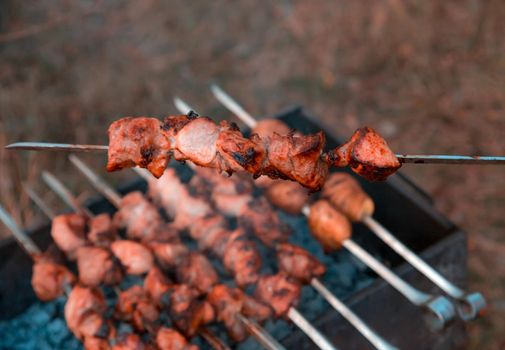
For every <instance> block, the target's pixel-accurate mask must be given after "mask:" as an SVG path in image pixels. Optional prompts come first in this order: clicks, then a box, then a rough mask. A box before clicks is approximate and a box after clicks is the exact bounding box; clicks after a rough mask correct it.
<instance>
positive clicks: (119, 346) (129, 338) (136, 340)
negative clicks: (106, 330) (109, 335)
mask: <svg viewBox="0 0 505 350" xmlns="http://www.w3.org/2000/svg"><path fill="white" fill-rule="evenodd" d="M112 350H154V349H153V348H152V347H151V346H149V345H146V344H144V342H143V341H142V339H141V338H140V336H139V335H137V334H135V333H130V334H126V335H121V336H120V337H119V340H118V341H117V342H116V344H115V345H114V346H113V347H112Z"/></svg>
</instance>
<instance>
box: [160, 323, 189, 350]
mask: <svg viewBox="0 0 505 350" xmlns="http://www.w3.org/2000/svg"><path fill="white" fill-rule="evenodd" d="M156 347H157V349H158V350H198V349H199V348H198V346H196V345H193V344H191V343H189V342H188V341H187V340H186V338H184V336H183V335H182V334H181V333H179V332H177V331H176V330H175V329H172V328H167V327H161V328H160V329H159V330H158V332H157V333H156Z"/></svg>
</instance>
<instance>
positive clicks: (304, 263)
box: [276, 243, 326, 284]
mask: <svg viewBox="0 0 505 350" xmlns="http://www.w3.org/2000/svg"><path fill="white" fill-rule="evenodd" d="M276 248H277V262H278V265H279V270H281V271H282V272H284V273H286V274H287V275H288V276H290V277H292V278H294V279H296V280H297V281H298V282H300V283H303V284H308V283H310V281H311V280H312V278H314V277H319V276H321V275H323V274H324V273H325V272H326V267H325V266H324V265H323V264H321V262H319V260H317V259H316V258H315V257H314V256H312V255H311V254H310V253H309V252H308V251H306V250H305V249H302V248H301V247H298V246H296V245H294V244H290V243H282V244H279V245H278V246H277V247H276Z"/></svg>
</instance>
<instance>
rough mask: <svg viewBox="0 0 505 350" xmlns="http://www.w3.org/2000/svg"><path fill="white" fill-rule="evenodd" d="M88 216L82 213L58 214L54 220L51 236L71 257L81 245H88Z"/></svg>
mask: <svg viewBox="0 0 505 350" xmlns="http://www.w3.org/2000/svg"><path fill="white" fill-rule="evenodd" d="M86 221H87V219H86V217H85V216H84V215H80V214H63V215H58V216H56V217H55V218H54V219H53V220H52V226H51V237H52V238H53V240H54V242H55V243H56V245H57V246H58V248H60V249H61V251H63V252H64V253H65V255H66V256H67V257H68V258H69V259H70V260H74V259H75V254H76V252H77V249H78V248H79V247H82V246H84V245H86Z"/></svg>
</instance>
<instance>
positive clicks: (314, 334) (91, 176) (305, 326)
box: [69, 155, 336, 350]
mask: <svg viewBox="0 0 505 350" xmlns="http://www.w3.org/2000/svg"><path fill="white" fill-rule="evenodd" d="M69 158H70V160H71V162H72V163H73V164H74V165H75V166H76V167H77V168H78V169H79V170H80V171H81V172H82V173H83V174H84V175H85V176H86V177H87V178H88V180H90V181H91V182H92V183H93V185H94V186H95V188H97V189H98V190H99V191H101V192H102V194H104V195H105V196H106V197H107V199H109V200H110V201H111V202H112V203H114V201H118V200H120V196H119V194H117V193H116V192H115V190H114V189H112V188H111V187H109V186H108V185H107V184H106V183H105V182H104V181H103V179H101V178H100V177H99V176H98V175H97V174H96V173H95V172H94V171H93V170H91V169H90V168H89V167H88V166H87V165H86V164H85V163H84V162H82V161H81V160H80V159H79V158H78V157H76V156H73V155H71V156H70V157H69ZM104 190H105V191H104ZM109 196H110V197H109ZM287 317H288V318H289V319H290V320H291V321H292V322H293V323H294V324H295V325H296V326H298V327H299V328H300V329H301V330H302V331H303V332H304V333H305V334H306V335H307V336H308V337H309V338H310V339H312V341H313V342H314V343H315V344H316V345H317V346H318V347H319V348H320V349H322V350H335V349H336V348H335V347H334V346H333V345H332V344H331V343H330V342H329V341H328V340H327V339H326V337H324V336H323V335H322V334H321V333H320V332H319V331H318V330H317V329H316V328H314V326H312V324H310V322H309V321H307V320H306V319H305V317H304V316H303V315H302V314H301V313H300V312H299V311H298V310H297V309H296V308H294V307H291V308H290V309H289V311H288V313H287Z"/></svg>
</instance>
